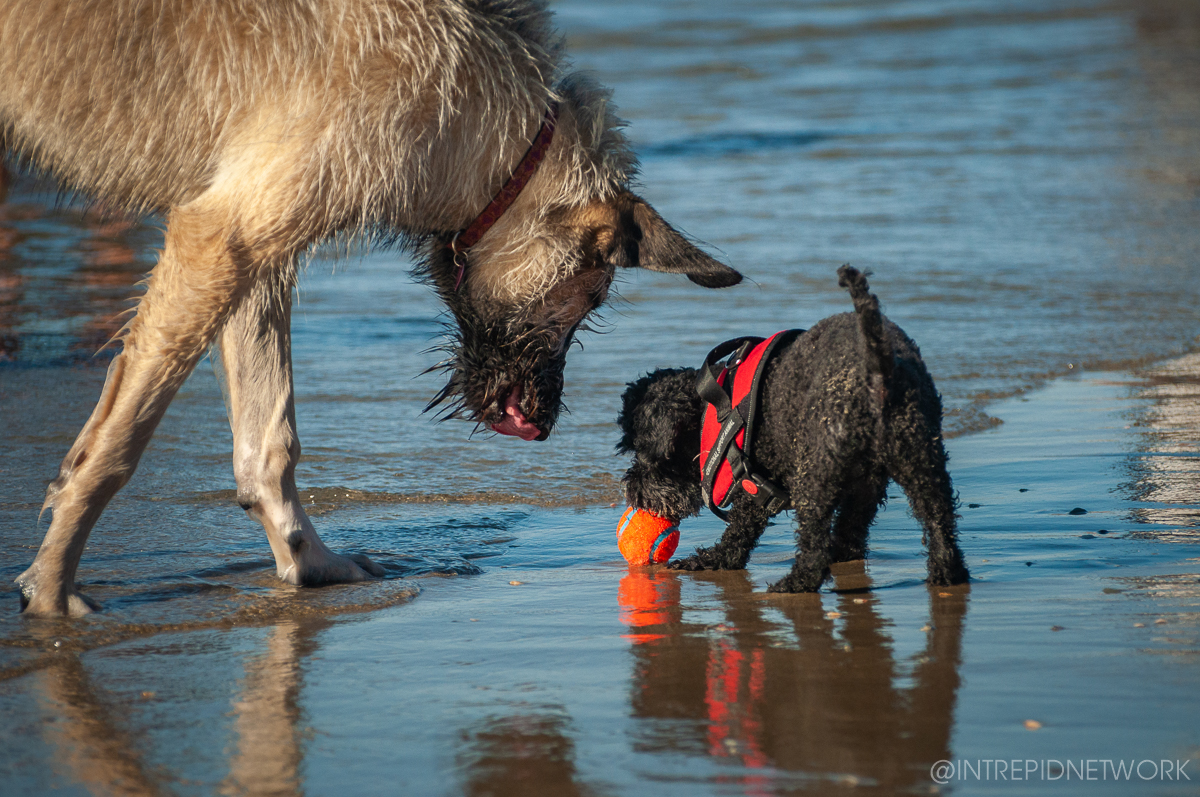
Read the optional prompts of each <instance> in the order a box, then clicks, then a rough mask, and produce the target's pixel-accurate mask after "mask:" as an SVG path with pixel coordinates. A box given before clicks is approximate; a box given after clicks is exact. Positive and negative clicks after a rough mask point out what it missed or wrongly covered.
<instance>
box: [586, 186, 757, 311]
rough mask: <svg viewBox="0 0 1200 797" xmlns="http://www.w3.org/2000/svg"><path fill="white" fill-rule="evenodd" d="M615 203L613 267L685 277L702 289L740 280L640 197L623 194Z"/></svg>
mask: <svg viewBox="0 0 1200 797" xmlns="http://www.w3.org/2000/svg"><path fill="white" fill-rule="evenodd" d="M616 202H617V209H618V213H619V214H620V224H619V226H618V228H617V233H616V239H615V240H613V241H612V249H611V251H610V254H609V258H608V259H609V260H610V262H612V263H613V265H616V266H621V267H625V268H636V267H640V268H646V269H650V270H651V271H663V272H666V273H668V274H686V275H687V278H688V279H690V280H691V281H692V282H694V283H696V284H697V285H702V286H704V287H705V288H728V287H729V286H730V285H737V284H738V283H739V282H741V281H742V275H741V274H739V273H738V272H737V271H734V270H733V269H731V268H730V267H729V266H727V265H725V264H724V263H720V262H718V261H716V260H714V259H713V258H711V257H709V256H708V255H706V254H704V253H703V252H701V251H700V250H699V249H698V248H696V245H695V244H693V243H691V242H690V241H688V240H687V239H686V238H684V237H683V234H682V233H680V232H679V231H678V230H676V229H675V228H674V227H672V226H671V225H670V224H668V223H667V222H666V221H665V220H664V219H663V217H662V216H660V215H658V212H657V211H656V210H655V209H654V208H652V207H650V206H649V205H647V204H646V203H645V202H644V201H643V200H642V198H641V197H639V196H636V195H634V194H631V193H629V192H628V191H625V192H622V193H621V195H620V196H618V197H617V200H616Z"/></svg>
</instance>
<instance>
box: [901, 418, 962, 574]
mask: <svg viewBox="0 0 1200 797" xmlns="http://www.w3.org/2000/svg"><path fill="white" fill-rule="evenodd" d="M946 460H947V457H946V449H945V446H943V445H942V440H941V436H940V435H933V434H929V435H928V436H927V437H924V439H916V440H914V439H912V437H909V438H908V439H905V438H904V437H901V438H899V439H898V440H897V443H896V451H895V455H894V456H893V457H892V478H894V479H895V480H896V483H897V484H899V485H900V487H901V488H903V490H904V492H905V494H906V495H907V496H908V503H909V506H910V507H912V513H913V517H915V518H916V519H917V520H918V521H919V522H920V524H921V527H922V528H923V529H924V534H923V535H922V536H923V540H922V541H923V542H924V543H925V545H926V547H927V548H928V550H929V563H928V568H929V583H930V584H934V585H937V586H946V585H948V584H961V583H963V582H964V581H966V580H967V579H968V578H970V573H969V572H968V571H967V566H966V564H965V563H964V562H963V555H962V551H961V550H959V547H958V526H957V517H958V516H957V515H956V514H955V511H954V510H955V498H954V486H953V485H952V484H951V482H950V474H949V473H948V472H947V471H946Z"/></svg>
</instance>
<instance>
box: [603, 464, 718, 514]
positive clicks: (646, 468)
mask: <svg viewBox="0 0 1200 797" xmlns="http://www.w3.org/2000/svg"><path fill="white" fill-rule="evenodd" d="M621 484H622V485H623V486H624V487H625V501H626V503H628V504H629V505H630V506H632V507H634V508H636V509H648V510H650V511H651V512H653V513H654V514H656V515H658V516H659V517H665V518H671V519H672V520H674V521H676V522H678V521H680V520H682V519H683V518H685V517H690V516H692V515H695V514H696V513H698V512H699V511H700V508H701V506H702V505H703V499H702V498H701V496H700V482H699V479H687V478H683V477H681V476H679V475H677V474H670V473H664V472H663V471H660V470H658V469H657V468H654V467H652V466H650V465H647V464H646V463H645V462H643V461H641V460H640V459H634V462H633V465H632V466H631V467H630V468H629V470H627V471H625V475H624V476H622V477H621Z"/></svg>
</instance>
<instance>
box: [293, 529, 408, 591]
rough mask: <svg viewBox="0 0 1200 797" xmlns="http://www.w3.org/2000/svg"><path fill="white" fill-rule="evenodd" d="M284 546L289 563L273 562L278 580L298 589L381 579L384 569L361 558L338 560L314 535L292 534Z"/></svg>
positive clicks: (349, 557)
mask: <svg viewBox="0 0 1200 797" xmlns="http://www.w3.org/2000/svg"><path fill="white" fill-rule="evenodd" d="M288 545H289V547H290V548H291V553H292V562H291V563H289V564H287V565H283V563H281V562H276V566H277V570H276V572H277V573H278V574H279V578H280V579H282V580H283V581H285V582H287V583H288V584H295V585H296V586H298V587H313V586H316V585H318V584H345V583H350V582H354V581H370V580H371V579H373V578H382V577H383V576H384V572H385V571H384V569H383V568H382V567H380V566H379V565H377V564H375V563H374V562H372V561H371V560H370V559H369V558H367V557H366V556H363V555H362V554H349V555H347V556H342V555H341V554H336V553H334V552H333V551H331V550H329V549H328V548H326V547H325V544H324V543H322V542H321V540H320V538H318V537H317V536H316V535H315V534H313V535H312V536H311V537H308V536H307V535H304V536H299V535H297V534H295V533H293V536H292V537H291V538H289V540H288Z"/></svg>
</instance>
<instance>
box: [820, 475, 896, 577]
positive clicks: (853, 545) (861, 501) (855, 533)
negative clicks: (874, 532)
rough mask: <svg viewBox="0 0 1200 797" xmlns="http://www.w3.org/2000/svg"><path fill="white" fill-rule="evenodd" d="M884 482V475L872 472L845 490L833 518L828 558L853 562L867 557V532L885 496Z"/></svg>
mask: <svg viewBox="0 0 1200 797" xmlns="http://www.w3.org/2000/svg"><path fill="white" fill-rule="evenodd" d="M887 483H888V479H887V474H882V473H880V474H872V475H870V476H867V477H864V478H862V479H861V480H859V481H857V482H854V486H852V487H850V488H848V489H847V490H846V493H845V494H844V495H843V496H842V499H841V502H840V503H839V504H838V511H837V517H836V518H835V519H834V521H833V543H832V547H831V549H830V561H832V562H853V561H854V560H856V559H866V558H867V534H868V532H870V530H871V524H872V523H874V522H875V515H876V514H877V513H878V512H879V507H881V506H882V505H883V502H884V500H885V499H886V497H887Z"/></svg>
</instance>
